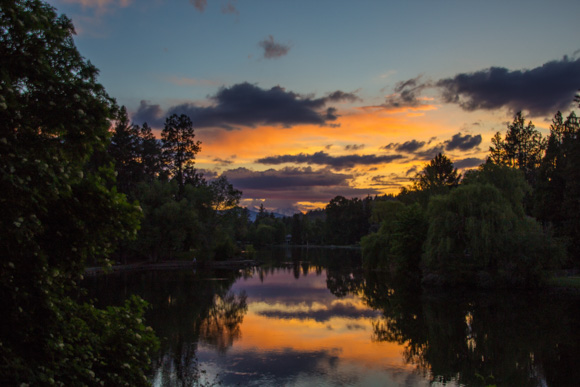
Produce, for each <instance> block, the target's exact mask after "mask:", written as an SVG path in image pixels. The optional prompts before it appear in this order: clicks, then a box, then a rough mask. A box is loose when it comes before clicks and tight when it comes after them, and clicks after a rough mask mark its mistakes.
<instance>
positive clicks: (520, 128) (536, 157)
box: [489, 112, 546, 187]
mask: <svg viewBox="0 0 580 387" xmlns="http://www.w3.org/2000/svg"><path fill="white" fill-rule="evenodd" d="M491 142H492V144H493V146H491V147H490V148H489V152H490V160H491V161H492V162H493V163H495V164H503V165H507V166H510V167H513V168H518V169H520V170H522V171H523V172H524V175H525V176H526V180H527V181H528V182H529V183H530V184H531V185H532V187H535V185H536V182H537V170H538V168H539V166H540V163H541V160H542V156H543V154H544V150H545V149H546V140H545V139H544V138H542V134H541V133H540V132H539V131H538V130H537V129H536V128H535V126H534V124H533V123H532V122H531V121H529V122H528V124H527V125H526V123H525V118H524V115H523V114H522V112H518V113H517V114H516V115H515V117H514V120H513V121H512V123H510V124H508V127H507V132H506V134H505V137H504V138H503V139H502V138H501V134H500V133H499V132H498V133H496V135H495V136H494V137H493V138H492V141H491Z"/></svg>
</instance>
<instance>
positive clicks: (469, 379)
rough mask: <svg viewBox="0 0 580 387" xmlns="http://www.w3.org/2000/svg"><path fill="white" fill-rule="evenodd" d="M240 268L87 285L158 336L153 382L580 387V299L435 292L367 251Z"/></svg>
mask: <svg viewBox="0 0 580 387" xmlns="http://www.w3.org/2000/svg"><path fill="white" fill-rule="evenodd" d="M260 254H261V256H260V258H261V259H263V260H264V262H265V264H264V265H263V266H262V267H260V268H255V269H249V270H245V271H231V270H230V271H227V270H222V271H203V272H202V271H193V270H172V271H150V272H135V273H123V274H111V275H107V276H99V277H95V278H89V279H87V281H86V286H87V288H88V289H89V293H90V295H91V297H96V298H98V299H99V302H100V303H101V305H108V304H120V303H121V302H122V300H124V299H125V298H126V297H128V296H129V295H130V294H138V295H140V296H141V297H143V298H144V299H145V300H147V301H148V302H149V303H150V304H151V305H152V308H151V310H150V311H149V312H148V315H147V322H148V324H149V325H151V326H152V327H153V328H154V329H155V331H156V332H157V335H158V336H159V337H160V338H161V340H162V344H161V350H160V352H159V354H158V356H157V357H155V358H154V369H153V370H152V372H151V381H152V383H153V385H154V386H189V385H198V384H204V385H211V384H218V383H220V384H221V385H242V386H246V385H255V386H283V385H285V386H344V385H349V386H443V385H445V386H494V385H496V386H548V387H559V386H579V385H580V366H579V363H580V331H579V329H580V310H579V308H580V297H574V296H556V295H554V294H548V293H546V292H544V293H540V292H534V293H530V292H486V293H468V292H463V291H455V292H434V291H428V290H421V289H420V288H419V287H417V286H416V285H415V284H409V283H397V282H395V281H393V280H392V279H390V278H388V277H386V276H384V275H378V274H376V273H374V274H372V273H371V274H366V275H365V273H364V272H363V271H362V270H361V269H360V252H359V251H358V250H348V249H309V250H306V249H279V250H272V251H267V252H260Z"/></svg>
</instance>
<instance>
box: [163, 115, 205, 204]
mask: <svg viewBox="0 0 580 387" xmlns="http://www.w3.org/2000/svg"><path fill="white" fill-rule="evenodd" d="M194 138H195V133H194V130H193V123H192V122H191V119H190V118H189V117H188V116H186V115H185V114H181V115H179V116H178V115H177V114H172V115H171V116H169V117H167V118H166V119H165V126H164V128H163V131H162V132H161V139H162V140H163V154H164V156H165V160H166V162H167V166H168V168H169V171H170V172H171V174H172V176H173V178H174V179H175V180H177V184H178V186H179V191H180V194H181V193H182V192H183V187H184V185H185V181H184V178H183V170H184V168H185V166H186V164H187V163H188V162H190V161H192V160H193V159H194V158H195V155H196V154H197V153H198V152H199V151H200V149H201V142H200V141H195V140H194Z"/></svg>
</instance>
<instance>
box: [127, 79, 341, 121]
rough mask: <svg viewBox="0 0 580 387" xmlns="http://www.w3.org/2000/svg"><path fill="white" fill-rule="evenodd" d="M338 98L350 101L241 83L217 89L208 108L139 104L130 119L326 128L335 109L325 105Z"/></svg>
mask: <svg viewBox="0 0 580 387" xmlns="http://www.w3.org/2000/svg"><path fill="white" fill-rule="evenodd" d="M338 95H342V98H343V99H347V100H348V99H349V98H351V94H350V93H342V92H340V91H338V92H334V93H331V94H329V96H327V97H322V98H314V97H311V96H308V97H307V96H302V95H299V94H297V93H293V92H291V91H286V90H285V89H284V88H282V87H280V86H275V87H272V88H271V89H262V88H260V87H258V86H256V85H253V84H250V83H247V82H244V83H239V84H235V85H233V86H231V87H229V88H226V87H222V88H220V89H219V90H218V92H217V93H216V95H214V96H213V97H211V98H210V100H211V101H212V102H213V105H211V106H197V105H195V104H193V103H184V104H181V105H176V106H172V107H170V108H169V109H167V111H165V112H163V110H162V109H161V107H160V106H159V105H154V104H151V103H149V102H147V101H141V104H140V106H139V109H138V110H137V112H136V113H135V114H134V115H133V117H132V119H133V121H135V122H136V123H143V122H147V123H149V124H150V125H152V126H154V127H157V128H159V127H162V126H163V123H164V121H165V119H164V117H165V116H169V115H171V114H186V115H188V116H189V117H190V118H191V120H192V121H193V124H194V126H195V127H201V128H204V127H221V128H224V129H227V130H233V129H236V128H237V127H239V126H246V127H256V126H257V125H281V126H283V127H290V126H293V125H299V124H315V125H329V121H335V120H336V119H337V118H338V115H337V114H336V109H335V108H333V107H326V105H327V103H328V102H337V101H339V100H340V99H339V98H338V97H337V96H338Z"/></svg>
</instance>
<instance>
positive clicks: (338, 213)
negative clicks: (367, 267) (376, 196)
mask: <svg viewBox="0 0 580 387" xmlns="http://www.w3.org/2000/svg"><path fill="white" fill-rule="evenodd" d="M371 211H372V209H371V206H370V199H369V198H366V199H364V200H361V199H359V198H352V199H347V198H345V197H343V196H336V197H335V198H334V199H332V200H331V201H330V202H329V203H328V205H327V206H326V210H325V212H326V227H327V232H328V235H327V241H328V243H330V244H336V245H351V244H355V243H357V242H358V241H360V239H361V237H363V236H364V235H366V234H367V233H368V231H369V218H370V214H371Z"/></svg>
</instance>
